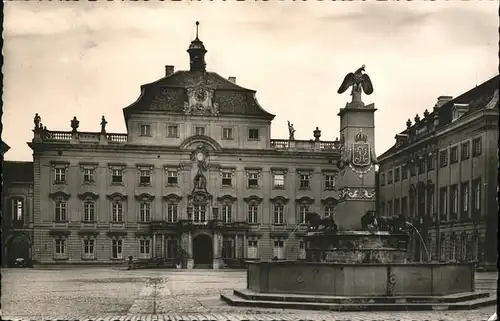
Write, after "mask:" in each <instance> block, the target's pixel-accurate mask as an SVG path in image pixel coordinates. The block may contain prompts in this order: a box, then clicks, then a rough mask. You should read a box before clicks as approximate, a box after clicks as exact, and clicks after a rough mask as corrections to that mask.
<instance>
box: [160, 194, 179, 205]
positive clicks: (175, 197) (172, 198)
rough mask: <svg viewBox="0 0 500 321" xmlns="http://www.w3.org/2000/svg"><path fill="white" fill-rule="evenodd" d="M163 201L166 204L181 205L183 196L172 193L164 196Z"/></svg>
mask: <svg viewBox="0 0 500 321" xmlns="http://www.w3.org/2000/svg"><path fill="white" fill-rule="evenodd" d="M163 200H164V201H166V202H175V203H179V202H180V201H181V200H182V196H180V195H177V194H174V193H170V194H168V195H165V196H163Z"/></svg>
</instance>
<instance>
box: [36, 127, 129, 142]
mask: <svg viewBox="0 0 500 321" xmlns="http://www.w3.org/2000/svg"><path fill="white" fill-rule="evenodd" d="M33 140H34V141H36V140H38V141H39V142H63V143H69V142H71V141H78V142H81V143H95V144H99V143H100V142H104V143H108V144H109V143H111V144H125V143H127V142H128V135H127V134H117V133H99V132H77V133H73V132H70V131H67V132H66V131H51V130H47V131H42V132H39V133H38V132H37V133H35V137H34V139H33Z"/></svg>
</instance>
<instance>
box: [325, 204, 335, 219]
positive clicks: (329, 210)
mask: <svg viewBox="0 0 500 321" xmlns="http://www.w3.org/2000/svg"><path fill="white" fill-rule="evenodd" d="M325 216H330V217H334V216H335V206H333V205H325Z"/></svg>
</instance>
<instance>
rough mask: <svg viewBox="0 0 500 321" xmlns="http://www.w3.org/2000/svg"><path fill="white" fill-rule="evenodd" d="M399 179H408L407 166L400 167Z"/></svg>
mask: <svg viewBox="0 0 500 321" xmlns="http://www.w3.org/2000/svg"><path fill="white" fill-rule="evenodd" d="M401 177H402V178H403V179H407V178H408V165H407V164H403V165H401Z"/></svg>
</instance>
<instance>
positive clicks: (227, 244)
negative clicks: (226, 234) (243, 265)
mask: <svg viewBox="0 0 500 321" xmlns="http://www.w3.org/2000/svg"><path fill="white" fill-rule="evenodd" d="M233 252H234V247H233V240H223V241H222V258H224V259H232V258H233V257H234V255H233V254H234V253H233Z"/></svg>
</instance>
